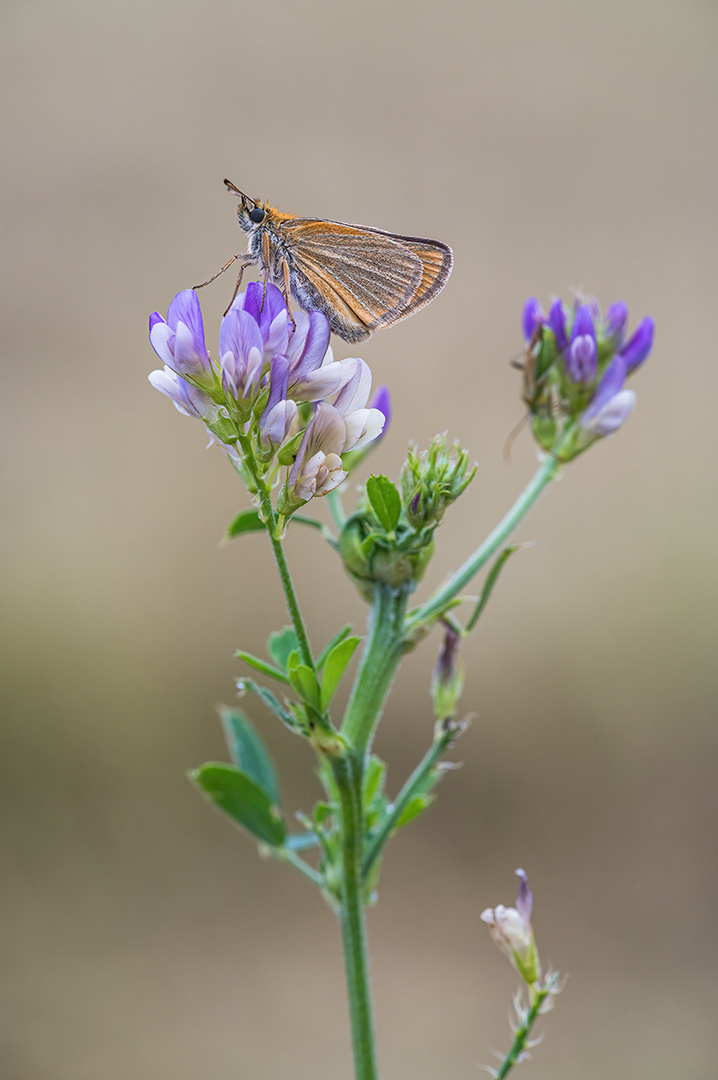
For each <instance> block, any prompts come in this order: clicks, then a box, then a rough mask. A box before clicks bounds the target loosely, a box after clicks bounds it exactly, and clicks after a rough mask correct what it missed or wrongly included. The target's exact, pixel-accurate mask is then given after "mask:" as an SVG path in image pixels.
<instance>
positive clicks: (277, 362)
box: [259, 356, 297, 447]
mask: <svg viewBox="0 0 718 1080" xmlns="http://www.w3.org/2000/svg"><path fill="white" fill-rule="evenodd" d="M288 381H289V360H288V359H287V357H286V356H274V357H273V358H272V368H271V372H270V376H269V398H268V399H267V404H266V407H265V409H264V412H263V413H262V415H261V417H260V418H259V434H260V437H261V439H262V444H263V445H264V446H265V447H274V446H279V445H280V444H281V443H283V442H284V440H285V439H286V437H287V435H288V433H289V429H290V427H291V425H292V421H293V420H294V417H295V416H296V414H297V406H296V404H295V403H294V402H293V401H287V384H288Z"/></svg>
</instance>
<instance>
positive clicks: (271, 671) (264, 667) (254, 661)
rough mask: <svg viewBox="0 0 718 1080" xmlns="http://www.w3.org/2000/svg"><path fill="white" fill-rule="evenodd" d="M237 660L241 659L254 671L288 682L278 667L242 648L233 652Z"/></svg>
mask: <svg viewBox="0 0 718 1080" xmlns="http://www.w3.org/2000/svg"><path fill="white" fill-rule="evenodd" d="M234 655H235V656H236V657H237V659H238V660H243V661H244V663H245V664H249V666H250V667H251V668H254V670H255V671H259V672H261V673H262V675H268V676H269V678H270V679H279V681H280V682H284V683H286V682H289V679H288V678H287V676H286V675H285V674H284V672H283V671H280V670H279V668H276V667H274V665H273V664H269V663H268V662H267V661H266V660H261V659H260V658H259V657H258V656H252V654H251V653H248V652H244V651H243V650H242V649H238V650H237V652H236V653H235V654H234Z"/></svg>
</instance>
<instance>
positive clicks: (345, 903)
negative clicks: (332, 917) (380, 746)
mask: <svg viewBox="0 0 718 1080" xmlns="http://www.w3.org/2000/svg"><path fill="white" fill-rule="evenodd" d="M332 772H333V774H334V781H335V783H336V786H337V789H338V791H339V799H340V805H341V831H342V832H341V864H342V888H341V904H340V908H339V920H340V923H341V928H342V941H343V944H344V964H345V969H346V980H347V994H348V998H349V1017H350V1022H351V1032H352V1046H353V1050H354V1070H355V1076H356V1080H377V1078H378V1072H377V1065H376V1051H375V1048H374V1024H373V1020H372V1009H371V994H370V989H369V961H368V957H367V942H366V927H365V922H364V896H363V881H362V866H361V863H362V849H363V841H364V812H363V806H362V787H363V773H364V770H363V763H362V759H361V758H360V757H357V756H355V755H351V756H346V757H342V758H336V759H335V760H334V761H333V762H332Z"/></svg>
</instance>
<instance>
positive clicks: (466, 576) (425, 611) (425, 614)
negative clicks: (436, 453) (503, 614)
mask: <svg viewBox="0 0 718 1080" xmlns="http://www.w3.org/2000/svg"><path fill="white" fill-rule="evenodd" d="M572 433H573V428H567V429H566V432H565V433H564V437H563V439H562V440H561V442H560V443H559V444H558V446H557V447H556V448H555V452H554V453H552V454H548V455H547V456H546V458H545V460H544V461H543V462H542V463H541V465H540V467H539V468H538V470H537V471H536V473H535V474H534V476H533V478H532V479H531V480H530V482H529V484H528V486H527V487H526V488H525V489H524V491H522V493H521V495H519V497H518V499H517V500H516V502H515V503H514V505H513V506H512V507H511V509H510V510H509V512H508V513H507V514H506V515H505V517H504V518H503V519H502V520H501V521H500V522H499V524H498V525H497V526H496V528H495V529H494V530H493V532H490V533H489V535H488V536H487V537H486V539H485V540H484V542H483V544H481V545H480V546H479V547H478V548H477V549H476V551H475V552H474V553H473V554H472V555H470V556H469V558H468V559H467V560H466V562H465V563H464V565H463V566H460V567H459V569H458V570H457V571H456V573H455V574H453V575H452V576H451V577H450V578H449V580H448V581H447V582H446V583H445V584H444V585H442V586H441V588H440V589H437V590H436V592H435V593H434V595H433V596H431V597H429V599H428V600H427V601H426V603H425V604H422V605H421V607H419V608H417V609H416V611H414V612H412V614H411V615H410V617H409V618H408V619H407V629H408V630H409V629H412V628H415V627H416V626H417V625H418V624H420V623H424V622H430V621H431V620H432V619H435V618H437V617H438V616H439V615H441V613H442V611H443V610H444V608H445V607H446V605H447V604H449V603H450V602H451V600H453V599H454V597H455V596H457V595H458V594H459V593H460V592H461V590H462V589H463V588H464V586H466V585H468V583H469V582H470V581H471V579H472V578H473V577H474V575H475V574H478V572H479V570H481V568H482V567H483V566H484V564H485V563H486V562H487V561H488V560H489V559H490V558H491V556H492V555H493V554H494V553H495V552H496V551H498V549H499V548H500V547H501V545H502V544H503V543H504V541H505V540H507V539H508V537H509V536H510V535H511V533H512V532H513V531H514V529H515V528H516V526H517V525H518V524H519V522H520V521H521V519H522V518H523V517H525V516H526V514H527V513H528V511H529V510H530V509H531V507H532V506H533V504H534V503H535V502H536V500H537V499H538V497H539V495H540V494H541V492H542V491H543V490H544V488H545V487H547V485H548V484H550V483H551V481H552V480H553V479H554V477H555V476H556V474H557V473H558V471H559V469H560V468H561V465H562V462H561V447H562V444H563V442H564V441H568V436H569V434H572Z"/></svg>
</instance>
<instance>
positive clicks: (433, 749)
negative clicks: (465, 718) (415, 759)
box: [362, 727, 457, 880]
mask: <svg viewBox="0 0 718 1080" xmlns="http://www.w3.org/2000/svg"><path fill="white" fill-rule="evenodd" d="M456 736H457V729H456V727H450V728H447V729H446V730H445V731H442V733H441V735H440V737H439V738H438V739H437V740H436V741H435V742H434V743H433V744H432V745H431V746H430V747H429V749H428V750H427V752H426V753H425V754H424V756H423V758H422V759H421V761H420V762H419V764H418V765H417V766H416V768H415V769H414V771H413V773H412V774H411V776H410V777H409V779H408V780H407V781H406V783H405V784H404V786H403V788H402V789H401V791H400V792H399V794H398V795H397V797H396V800H395V802H394V805H393V806H392V807H391V809H390V811H389V813H388V814H387V816H386V817H385V818H384V821H383V823H382V826H381V828H380V829H379V831H378V832H377V833H376V835H375V836H374V837H373V838H372V840H371V843H370V844H369V850H368V851H367V853H366V855H365V857H364V865H363V868H362V872H363V875H364V880H366V878H367V877H368V875H369V872H370V870H371V868H372V866H373V865H374V863H375V862H376V860H377V859H378V858H379V856H380V855H381V853H382V851H383V849H384V845H385V844H386V842H387V840H388V839H389V837H390V836H391V834H392V833H393V831H394V829H395V828H396V823H397V821H398V820H399V818H400V817H401V815H402V814H403V813H404V810H405V809H406V807H407V806H408V805H409V803H410V802H411V800H412V799H413V797H414V793H415V792H416V790H417V788H420V787H421V785H422V784H423V783H424V781H425V780H426V778H427V776H428V775H429V773H430V772H431V770H432V769H433V768H434V767H435V765H436V763H437V762H438V761H439V759H440V758H441V756H442V755H443V753H444V751H445V750H446V748H447V746H448V745H449V743H450V742H451V740H452V739H455V738H456Z"/></svg>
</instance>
